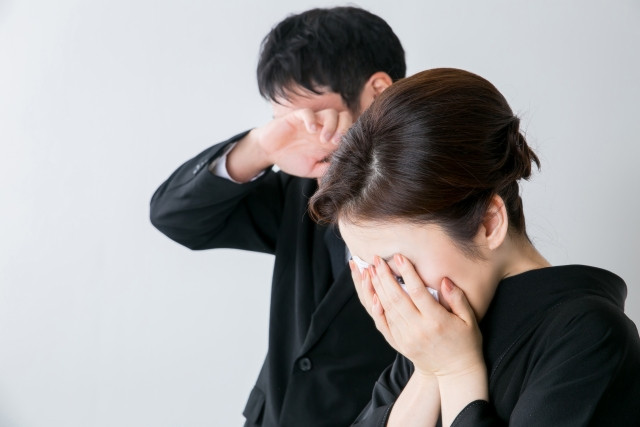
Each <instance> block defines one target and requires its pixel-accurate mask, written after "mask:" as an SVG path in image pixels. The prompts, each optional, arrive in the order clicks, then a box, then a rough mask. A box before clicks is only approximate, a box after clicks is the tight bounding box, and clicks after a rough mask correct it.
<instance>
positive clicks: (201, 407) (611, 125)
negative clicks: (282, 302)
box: [0, 0, 640, 427]
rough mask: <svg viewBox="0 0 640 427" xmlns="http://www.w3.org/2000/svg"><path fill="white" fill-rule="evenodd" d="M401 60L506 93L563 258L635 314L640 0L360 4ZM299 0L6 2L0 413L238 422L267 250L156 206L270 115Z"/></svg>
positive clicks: (255, 355)
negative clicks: (259, 67)
mask: <svg viewBox="0 0 640 427" xmlns="http://www.w3.org/2000/svg"><path fill="white" fill-rule="evenodd" d="M358 4H359V5H360V6H362V7H365V8H367V9H369V10H371V11H372V12H374V13H377V14H379V15H380V16H382V17H383V18H385V19H386V20H387V21H388V22H389V24H390V25H391V26H392V27H393V28H394V29H395V30H396V32H397V34H398V36H399V37H400V39H401V41H402V42H403V44H404V46H405V49H406V52H407V61H408V68H409V69H408V71H409V74H413V73H415V72H417V71H420V70H423V69H426V68H431V67H438V66H452V67H459V68H464V69H467V70H470V71H473V72H476V73H478V74H480V75H482V76H484V77H486V78H487V79H489V80H490V81H491V82H493V83H494V84H495V85H496V86H497V87H498V89H500V90H501V91H502V92H503V93H504V95H505V96H506V97H507V100H508V101H509V102H510V104H511V106H512V107H513V109H514V110H516V111H517V112H518V113H519V114H520V115H521V116H522V119H523V126H524V128H525V129H526V131H527V137H528V139H529V141H530V143H531V145H532V146H533V147H534V148H535V149H536V150H537V152H538V153H539V155H540V158H541V160H542V170H541V171H540V172H539V173H536V174H534V176H533V179H532V181H531V182H530V183H527V184H525V185H524V189H523V197H524V204H525V212H526V214H527V220H528V227H529V232H530V235H531V237H532V239H533V241H534V243H535V244H536V245H537V247H538V248H539V249H540V250H541V251H542V252H543V254H544V255H545V256H546V257H547V258H548V259H549V260H550V261H551V262H552V263H553V264H568V263H583V264H591V265H596V266H599V267H603V268H607V269H610V270H612V271H614V272H616V273H618V274H619V275H620V276H622V277H623V278H624V279H625V280H626V282H627V284H628V286H629V296H628V299H627V312H628V314H629V316H630V317H631V318H632V319H634V321H635V322H636V323H638V322H639V321H640V284H639V282H640V262H639V261H640V259H639V255H638V254H640V243H639V241H640V226H639V225H638V219H637V216H638V213H637V212H638V210H639V207H640V206H639V201H638V199H639V197H638V184H639V180H638V178H637V169H638V164H637V163H638V159H639V158H640V148H639V146H640V144H639V141H638V135H640V119H639V118H638V115H639V112H640V110H639V109H638V104H637V102H638V99H640V84H638V76H640V58H639V54H638V52H639V50H638V46H640V25H638V23H639V22H640V2H638V1H637V0H618V1H616V2H607V1H585V0H566V1H536V2H533V1H495V0H489V1H482V2H480V1H476V0H466V1H462V0H460V1H423V0H414V1H402V0H398V1H392V2H390V1H377V0H371V1H361V2H360V3H358ZM333 5H336V3H323V2H321V1H317V2H309V1H304V0H303V1H301V0H295V1H294V0H278V1H274V2H267V1H253V2H250V1H242V0H238V1H233V2H214V1H204V0H201V1H173V2H171V1H151V0H126V1H124V0H91V1H80V0H57V1H35V0H34V1H26V0H25V1H6V0H5V1H0V148H1V151H0V219H1V221H0V425H1V426H3V427H57V426H60V427H87V426H101V427H102V426H118V427H124V426H136V427H138V426H155V427H161V426H232V425H240V424H241V423H242V420H243V418H242V416H241V411H242V408H243V407H244V403H245V401H246V398H247V396H248V393H249V391H250V389H251V386H252V385H253V382H254V381H255V379H256V377H257V374H258V371H259V368H260V365H261V363H262V360H263V358H264V356H265V353H266V344H267V340H266V334H267V321H268V306H269V284H270V278H271V268H272V264H273V260H272V258H271V257H269V256H267V255H258V254H251V253H244V252H239V251H231V250H215V251H204V252H192V251H189V250H187V249H185V248H183V247H181V246H179V245H178V244H176V243H174V242H172V241H170V240H169V239H167V238H166V237H165V236H163V235H162V234H160V233H159V232H158V231H156V230H155V229H154V228H153V227H152V226H151V224H150V223H149V220H148V202H149V199H150V197H151V195H152V193H153V191H154V190H155V188H156V187H157V186H158V185H160V183H161V182H162V181H163V180H164V179H166V178H167V177H168V176H169V174H170V173H171V172H172V171H173V170H174V169H175V168H176V167H178V166H179V164H181V163H182V162H183V161H185V160H187V159H188V158H190V157H192V156H194V155H195V154H197V153H198V152H200V151H201V150H203V149H205V148H206V147H208V146H210V145H212V144H214V143H215V142H218V141H221V140H223V139H226V138H227V137H229V136H232V135H234V134H236V133H237V132H239V131H242V130H244V129H247V128H250V127H253V126H256V125H261V124H263V123H265V122H267V121H268V120H269V118H270V115H271V113H270V110H269V106H268V104H267V103H266V102H265V101H264V100H262V99H261V98H260V97H259V95H258V93H257V86H256V83H255V66H256V62H257V53H258V46H259V43H260V41H261V40H262V38H263V36H264V35H265V34H266V33H267V32H268V31H269V29H270V28H271V26H272V25H273V24H275V23H276V22H277V21H279V20H281V19H282V18H284V17H285V16H286V15H287V14H289V13H290V12H298V11H302V10H304V9H307V8H309V7H312V6H333Z"/></svg>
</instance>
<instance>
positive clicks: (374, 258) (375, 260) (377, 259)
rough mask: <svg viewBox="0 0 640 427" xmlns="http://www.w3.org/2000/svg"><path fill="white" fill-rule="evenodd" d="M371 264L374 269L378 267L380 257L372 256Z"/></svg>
mask: <svg viewBox="0 0 640 427" xmlns="http://www.w3.org/2000/svg"><path fill="white" fill-rule="evenodd" d="M373 264H374V265H375V266H376V267H380V264H381V260H380V257H379V256H378V255H376V256H374V257H373Z"/></svg>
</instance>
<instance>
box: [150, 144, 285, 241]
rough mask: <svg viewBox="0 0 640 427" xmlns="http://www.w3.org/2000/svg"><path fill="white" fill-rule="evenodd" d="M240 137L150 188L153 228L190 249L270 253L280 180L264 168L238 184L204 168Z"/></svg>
mask: <svg viewBox="0 0 640 427" xmlns="http://www.w3.org/2000/svg"><path fill="white" fill-rule="evenodd" d="M246 134H247V132H244V133H241V134H239V135H237V136H235V137H233V138H231V139H229V140H228V141H225V142H223V143H220V144H217V145H214V146H213V147H210V148H208V149H207V150H205V151H203V152H202V153H200V154H199V155H197V156H196V157H194V158H193V159H191V160H189V161H187V162H185V163H184V164H183V165H182V166H180V167H179V168H178V169H177V170H176V171H175V172H174V173H173V174H172V175H171V176H170V177H169V178H168V179H167V180H166V181H165V182H164V183H163V184H162V185H161V186H160V187H159V188H158V189H157V190H156V192H155V194H154V195H153V197H152V199H151V204H150V217H151V222H152V224H153V225H154V226H155V227H156V228H157V229H158V230H160V231H161V232H162V233H164V234H165V235H166V236H167V237H169V238H171V239H172V240H175V241H176V242H178V243H180V244H181V245H184V246H186V247H188V248H191V249H209V248H233V249H246V250H251V251H258V252H266V253H273V251H274V248H275V239H276V235H277V232H278V229H279V227H280V220H281V216H282V205H283V201H284V186H285V185H286V182H285V181H286V179H285V178H283V177H282V176H281V175H282V174H279V173H274V172H272V171H271V170H267V171H265V173H263V174H262V175H261V176H259V177H258V178H257V179H255V180H254V181H251V182H249V183H245V184H239V183H236V182H233V181H230V180H228V179H225V178H223V177H219V176H215V175H214V174H212V173H211V172H210V171H209V164H210V163H211V162H212V161H215V159H217V158H218V157H220V156H221V155H223V154H225V152H226V148H227V147H228V146H229V145H230V144H233V143H235V142H237V141H238V140H240V139H241V138H242V137H244V136H245V135H246Z"/></svg>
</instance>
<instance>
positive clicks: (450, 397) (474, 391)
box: [437, 364, 489, 426]
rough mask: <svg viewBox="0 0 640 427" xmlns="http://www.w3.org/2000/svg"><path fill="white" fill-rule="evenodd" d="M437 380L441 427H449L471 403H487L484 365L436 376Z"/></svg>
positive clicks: (486, 381)
mask: <svg viewBox="0 0 640 427" xmlns="http://www.w3.org/2000/svg"><path fill="white" fill-rule="evenodd" d="M437 380H438V388H439V391H440V399H441V402H442V407H441V409H442V425H443V426H450V425H451V423H452V422H453V421H454V420H455V418H456V417H457V416H458V414H459V413H460V412H461V411H462V410H463V409H464V408H465V407H466V406H467V405H469V404H470V403H471V402H474V401H476V400H485V401H489V381H488V378H487V369H486V367H485V366H484V364H482V365H479V366H476V367H473V368H471V369H468V370H465V371H462V372H457V373H455V374H450V375H442V376H437Z"/></svg>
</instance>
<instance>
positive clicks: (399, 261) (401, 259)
mask: <svg viewBox="0 0 640 427" xmlns="http://www.w3.org/2000/svg"><path fill="white" fill-rule="evenodd" d="M393 259H394V260H395V262H396V265H397V266H398V267H402V266H403V265H404V257H403V256H402V255H400V254H395V255H394V256H393Z"/></svg>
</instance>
